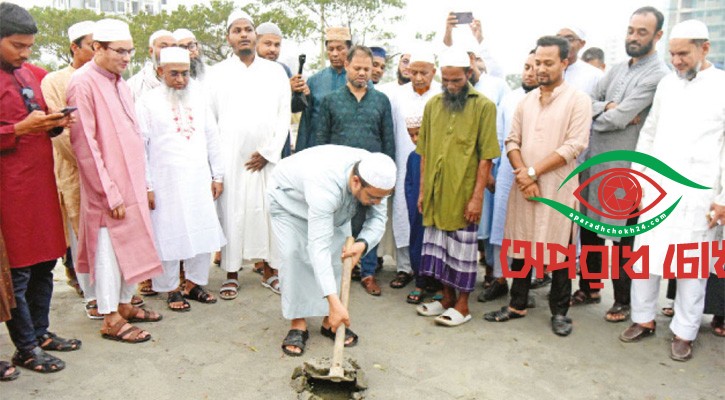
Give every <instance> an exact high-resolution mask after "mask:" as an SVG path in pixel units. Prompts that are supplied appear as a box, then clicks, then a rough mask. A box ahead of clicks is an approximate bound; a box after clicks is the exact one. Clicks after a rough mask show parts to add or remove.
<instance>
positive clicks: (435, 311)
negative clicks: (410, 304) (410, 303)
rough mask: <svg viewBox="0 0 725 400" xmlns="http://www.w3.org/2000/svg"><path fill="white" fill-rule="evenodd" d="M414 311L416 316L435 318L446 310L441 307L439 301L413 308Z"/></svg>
mask: <svg viewBox="0 0 725 400" xmlns="http://www.w3.org/2000/svg"><path fill="white" fill-rule="evenodd" d="M415 311H417V312H418V315H422V316H424V317H436V316H438V315H441V314H443V313H444V312H445V311H446V309H445V307H443V304H441V302H440V301H437V300H436V301H431V302H430V303H425V304H421V305H419V306H418V307H416V308H415Z"/></svg>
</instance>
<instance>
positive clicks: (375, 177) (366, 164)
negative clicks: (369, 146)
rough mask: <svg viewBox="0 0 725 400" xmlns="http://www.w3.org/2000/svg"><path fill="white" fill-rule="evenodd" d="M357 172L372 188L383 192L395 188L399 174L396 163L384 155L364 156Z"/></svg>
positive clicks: (371, 154)
mask: <svg viewBox="0 0 725 400" xmlns="http://www.w3.org/2000/svg"><path fill="white" fill-rule="evenodd" d="M357 170H358V172H359V173H360V178H362V179H363V180H364V181H365V182H367V183H368V184H370V186H372V187H375V188H378V189H382V190H390V189H392V188H394V187H395V177H396V174H397V169H396V168H395V161H393V159H392V158H390V157H388V156H387V155H385V154H383V153H369V154H366V155H364V156H363V158H362V159H361V160H360V164H359V165H358V167H357Z"/></svg>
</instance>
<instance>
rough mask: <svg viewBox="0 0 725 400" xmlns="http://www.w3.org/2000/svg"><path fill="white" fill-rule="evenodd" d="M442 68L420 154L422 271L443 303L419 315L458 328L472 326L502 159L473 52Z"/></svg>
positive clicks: (492, 109)
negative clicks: (484, 223)
mask: <svg viewBox="0 0 725 400" xmlns="http://www.w3.org/2000/svg"><path fill="white" fill-rule="evenodd" d="M440 66H441V77H442V82H443V93H441V94H438V95H436V96H435V97H433V98H431V99H430V101H428V103H427V104H426V107H425V110H424V112H423V123H422V125H421V128H420V133H419V136H418V145H417V148H416V152H417V153H418V154H420V156H421V163H420V170H421V175H422V179H421V184H420V195H419V198H418V208H419V210H420V212H421V213H422V214H423V225H424V226H425V233H424V237H423V254H422V262H421V267H420V272H421V275H424V276H431V277H433V278H434V279H437V280H439V281H440V282H441V283H442V284H443V298H442V299H441V300H440V301H433V302H430V303H426V304H422V305H420V306H418V308H417V311H418V314H420V315H423V316H436V319H435V321H436V323H438V324H440V325H446V326H458V325H461V324H463V323H465V322H468V321H469V320H470V319H471V315H470V313H469V311H468V297H469V295H470V293H471V292H472V291H473V288H474V286H475V283H476V272H477V268H478V257H477V256H478V244H477V238H476V232H477V230H478V222H479V220H480V219H481V208H482V204H483V190H484V188H485V187H486V185H487V184H489V183H490V184H493V178H492V177H490V171H491V159H493V158H497V157H498V156H499V155H500V154H501V152H500V150H499V146H498V140H497V138H496V106H495V105H494V103H493V102H491V101H490V100H489V99H487V98H486V97H485V96H483V95H482V94H481V93H479V92H477V91H476V90H475V89H474V88H473V87H472V86H471V85H470V84H469V82H468V80H469V78H470V77H471V69H470V66H471V65H470V59H469V57H468V54H467V53H466V51H465V50H463V49H456V48H451V49H449V50H447V51H446V52H445V53H444V54H442V55H441V57H440Z"/></svg>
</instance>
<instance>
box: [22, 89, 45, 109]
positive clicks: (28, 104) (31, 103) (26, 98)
mask: <svg viewBox="0 0 725 400" xmlns="http://www.w3.org/2000/svg"><path fill="white" fill-rule="evenodd" d="M20 95H21V96H23V102H24V103H25V108H27V109H28V113H31V112H33V111H40V110H42V109H43V108H42V107H40V105H38V103H36V102H35V92H33V89H31V88H29V87H24V88H22V89H20Z"/></svg>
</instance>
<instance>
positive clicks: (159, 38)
mask: <svg viewBox="0 0 725 400" xmlns="http://www.w3.org/2000/svg"><path fill="white" fill-rule="evenodd" d="M173 46H176V39H175V38H174V34H173V33H171V32H169V31H167V30H165V29H161V30H158V31H156V32H154V33H152V34H151V36H149V57H150V58H151V59H150V60H148V61H146V63H145V64H144V66H143V68H141V70H140V71H138V72H137V73H136V74H135V75H134V76H132V77H130V78H129V79H128V86H129V87H130V88H131V93H132V94H133V99H134V101H138V99H139V98H141V96H142V95H143V94H144V93H146V92H147V91H149V90H151V89H154V88H157V87H159V86H161V77H160V76H159V74H158V71H157V67H158V65H159V54H161V49H165V48H167V47H173Z"/></svg>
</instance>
